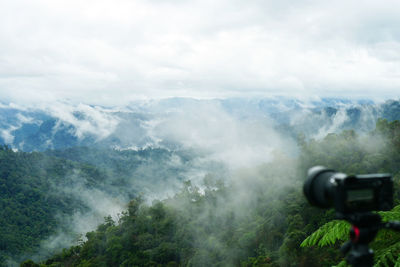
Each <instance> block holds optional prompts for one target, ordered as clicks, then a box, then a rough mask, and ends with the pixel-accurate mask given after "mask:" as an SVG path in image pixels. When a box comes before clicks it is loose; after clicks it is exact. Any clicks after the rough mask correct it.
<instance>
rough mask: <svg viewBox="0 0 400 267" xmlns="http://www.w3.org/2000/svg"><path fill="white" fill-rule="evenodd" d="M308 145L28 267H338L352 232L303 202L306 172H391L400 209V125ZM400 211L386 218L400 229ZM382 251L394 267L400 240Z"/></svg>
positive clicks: (382, 124)
mask: <svg viewBox="0 0 400 267" xmlns="http://www.w3.org/2000/svg"><path fill="white" fill-rule="evenodd" d="M298 144H299V147H300V154H299V155H298V156H288V155H284V154H279V153H277V155H276V156H275V159H274V161H272V162H269V163H266V164H263V165H260V166H258V167H257V168H251V169H242V170H240V171H239V172H237V173H235V175H234V176H233V177H231V179H230V180H229V183H228V182H227V181H225V180H224V179H220V177H218V175H214V174H212V173H210V174H208V175H206V176H205V177H204V179H203V183H202V185H201V186H197V185H194V184H192V183H191V182H190V181H186V182H184V183H183V187H182V189H181V190H180V192H179V193H177V194H176V195H174V196H172V197H169V198H167V199H165V200H162V201H153V203H151V204H150V203H146V202H145V201H143V199H142V198H141V197H136V198H134V199H132V200H131V201H130V202H129V204H128V207H127V209H126V210H125V211H123V212H122V213H121V214H120V215H119V216H118V218H117V219H113V218H112V217H110V216H108V217H105V218H104V222H103V223H102V224H101V225H99V226H98V227H97V229H96V230H95V231H92V232H88V233H87V234H86V239H85V240H84V241H83V240H81V242H80V243H79V244H77V245H75V246H72V247H70V248H68V249H64V250H63V251H62V252H60V253H58V254H56V255H54V256H52V257H50V258H48V259H47V260H44V261H41V262H40V263H34V262H33V261H32V260H26V261H25V262H24V263H22V264H21V266H207V265H209V266H332V265H335V264H338V263H339V262H341V261H342V260H343V257H342V255H340V254H339V252H338V248H339V247H340V244H341V243H342V242H343V241H344V240H345V239H347V233H348V225H347V223H345V222H342V221H335V220H334V211H333V210H328V211H327V210H320V209H317V208H314V207H311V206H310V205H309V204H308V203H306V201H305V199H304V197H303V195H302V192H301V191H302V190H301V189H302V184H303V182H304V179H305V173H306V170H307V169H308V168H309V167H311V166H314V165H325V166H329V167H330V168H334V169H337V170H340V171H342V172H346V173H348V174H355V173H376V172H390V173H392V174H393V176H394V179H395V203H396V205H397V204H399V190H398V189H399V180H400V179H399V178H400V172H399V171H400V153H399V152H400V122H399V121H392V122H389V121H387V120H378V122H377V124H376V129H375V130H373V131H371V132H370V133H369V134H368V135H365V136H358V135H357V134H356V133H355V132H354V131H352V130H348V131H343V132H342V133H340V134H329V135H328V136H326V137H325V138H324V139H322V140H319V141H317V140H305V138H303V137H302V136H299V138H298ZM398 210H399V207H398V206H396V207H395V208H394V209H393V211H390V212H385V213H382V215H383V217H384V219H391V220H393V219H400V212H399V211H398ZM318 228H319V229H318ZM317 229H318V230H317ZM316 230H317V231H316ZM324 245H325V246H324ZM326 245H328V246H326ZM372 247H373V248H374V249H375V250H376V251H377V253H376V262H377V265H378V266H393V265H394V263H395V262H396V261H398V260H399V259H398V252H399V251H400V235H399V234H398V233H394V232H392V231H389V230H386V231H382V233H380V235H378V237H377V239H376V241H375V242H374V243H373V244H372ZM341 265H345V263H344V262H341Z"/></svg>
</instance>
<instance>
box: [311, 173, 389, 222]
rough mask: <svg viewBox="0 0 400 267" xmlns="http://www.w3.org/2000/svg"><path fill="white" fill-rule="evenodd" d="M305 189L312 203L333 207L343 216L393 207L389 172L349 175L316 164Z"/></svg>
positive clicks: (321, 206) (322, 206)
mask: <svg viewBox="0 0 400 267" xmlns="http://www.w3.org/2000/svg"><path fill="white" fill-rule="evenodd" d="M303 191H304V194H305V196H306V197H307V199H308V201H309V202H310V204H312V205H314V206H317V207H320V208H331V207H333V208H335V210H336V212H337V213H338V215H342V216H346V215H349V214H354V213H362V212H369V211H379V210H390V209H392V208H393V179H392V176H391V175H390V174H366V175H346V174H344V173H340V172H335V171H334V170H330V169H327V168H325V167H322V166H315V167H313V168H311V169H309V171H308V178H307V181H306V182H305V183H304V187H303Z"/></svg>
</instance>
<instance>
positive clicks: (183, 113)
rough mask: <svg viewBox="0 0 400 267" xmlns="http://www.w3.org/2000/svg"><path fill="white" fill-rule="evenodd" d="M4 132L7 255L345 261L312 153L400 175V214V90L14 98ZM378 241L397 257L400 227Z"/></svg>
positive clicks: (2, 251) (343, 233)
mask: <svg viewBox="0 0 400 267" xmlns="http://www.w3.org/2000/svg"><path fill="white" fill-rule="evenodd" d="M0 143H1V146H0V266H25V267H28V266H30V267H32V266H41V267H44V266H53V267H56V266H82V267H83V266H243V267H244V266H333V265H339V266H347V265H346V263H345V262H344V258H343V255H342V254H340V252H339V248H340V246H341V245H342V244H343V243H344V242H345V241H346V240H347V239H348V234H349V224H348V223H347V222H345V221H340V220H335V212H334V210H333V209H328V210H323V209H318V208H316V207H312V206H311V205H310V204H309V203H308V202H307V200H306V199H305V197H304V196H303V192H302V187H303V183H304V181H305V179H306V173H307V170H308V169H309V168H310V167H312V166H315V165H323V166H326V167H329V168H331V169H334V170H337V171H340V172H344V173H347V174H367V173H382V172H384V173H391V174H392V175H393V177H394V183H395V188H394V204H395V207H394V208H393V210H391V211H385V212H381V215H382V217H383V219H384V220H400V190H399V189H400V102H399V101H397V100H389V101H386V102H382V103H375V102H373V101H369V100H363V101H361V100H360V101H352V100H345V99H331V98H326V99H318V100H315V101H301V100H297V99H291V98H283V97H281V98H263V99H245V98H228V99H224V100H218V99H215V100H195V99H190V98H170V99H164V100H157V101H142V102H141V101H138V102H134V103H132V104H130V105H128V106H126V107H124V108H114V107H103V106H93V105H85V104H79V105H73V104H69V103H66V102H63V103H58V104H57V105H53V106H51V105H48V106H36V107H30V108H27V107H22V106H18V105H16V104H9V103H7V104H0ZM371 247H372V248H373V249H374V251H375V263H376V266H395V265H396V266H400V257H399V255H400V233H397V232H394V231H391V230H382V231H380V232H379V234H378V236H377V237H376V239H375V240H374V242H372V243H371Z"/></svg>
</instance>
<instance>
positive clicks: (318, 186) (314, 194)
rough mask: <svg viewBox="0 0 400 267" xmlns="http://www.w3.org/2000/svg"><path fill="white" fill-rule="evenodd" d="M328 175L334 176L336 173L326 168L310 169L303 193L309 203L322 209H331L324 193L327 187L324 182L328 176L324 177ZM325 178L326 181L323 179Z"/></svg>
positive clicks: (316, 167)
mask: <svg viewBox="0 0 400 267" xmlns="http://www.w3.org/2000/svg"><path fill="white" fill-rule="evenodd" d="M326 173H330V175H333V174H334V173H335V171H334V170H332V169H328V168H326V167H324V166H315V167H312V168H310V169H309V170H308V173H307V177H308V178H307V180H306V182H305V183H304V186H303V192H304V195H305V196H306V198H307V200H308V202H310V204H311V205H314V206H317V207H320V208H329V207H330V204H329V203H328V200H327V199H326V196H325V192H324V191H325V186H324V181H323V180H326V178H327V177H326V175H324V174H326ZM328 175H329V174H328ZM330 175H329V176H330ZM323 177H324V178H325V179H322V178H323Z"/></svg>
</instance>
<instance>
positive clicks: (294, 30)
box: [0, 0, 400, 105]
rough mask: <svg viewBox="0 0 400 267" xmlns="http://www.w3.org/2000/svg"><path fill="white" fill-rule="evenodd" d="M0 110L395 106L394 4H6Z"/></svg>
mask: <svg viewBox="0 0 400 267" xmlns="http://www.w3.org/2000/svg"><path fill="white" fill-rule="evenodd" d="M0 6H1V8H0V102H15V103H22V104H24V103H33V102H53V101H59V100H67V101H72V102H78V103H80V102H84V103H89V104H102V105H120V104H127V103H129V102H130V101H134V100H138V99H158V98H167V97H194V98H206V99H207V98H227V97H268V96H275V95H280V96H294V97H309V96H320V97H345V98H364V99H365V98H372V99H388V98H396V99H397V98H398V92H400V90H399V89H400V16H399V15H398V14H400V2H399V1H390V0H389V1H384V2H383V1H368V0H366V1H352V0H345V1H344V0H338V1H308V0H298V1H288V0H280V1H266V0H229V1H228V0H186V1H184V0H146V1H144V0H96V1H92V0H85V1H76V0H34V1H32V0H0Z"/></svg>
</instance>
